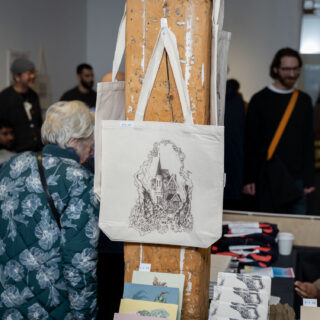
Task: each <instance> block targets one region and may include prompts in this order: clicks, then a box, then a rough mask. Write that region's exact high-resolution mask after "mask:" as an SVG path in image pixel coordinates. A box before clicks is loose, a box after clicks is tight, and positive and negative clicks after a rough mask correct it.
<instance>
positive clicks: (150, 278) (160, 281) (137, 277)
mask: <svg viewBox="0 0 320 320" xmlns="http://www.w3.org/2000/svg"><path fill="white" fill-rule="evenodd" d="M184 278H185V277H184V274H175V273H160V272H140V271H133V276H132V283H140V284H149V285H154V286H160V287H170V288H178V289H179V307H178V318H177V320H180V316H181V308H182V300H183V288H184Z"/></svg>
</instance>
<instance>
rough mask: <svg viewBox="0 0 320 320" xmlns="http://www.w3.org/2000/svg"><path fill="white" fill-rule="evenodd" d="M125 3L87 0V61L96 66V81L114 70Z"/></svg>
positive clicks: (116, 0)
mask: <svg viewBox="0 0 320 320" xmlns="http://www.w3.org/2000/svg"><path fill="white" fill-rule="evenodd" d="M124 5H125V0H87V61H88V63H90V64H91V65H92V66H93V68H94V71H95V79H96V82H98V81H100V80H101V78H102V77H103V75H104V74H106V73H108V72H111V71H112V61H113V55H114V49H115V45H116V40H117V34H118V28H119V24H120V20H121V17H122V15H123V9H124ZM123 61H124V59H123ZM121 69H122V71H124V63H123V62H122V67H121Z"/></svg>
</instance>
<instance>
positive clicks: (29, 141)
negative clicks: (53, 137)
mask: <svg viewBox="0 0 320 320" xmlns="http://www.w3.org/2000/svg"><path fill="white" fill-rule="evenodd" d="M10 70H11V73H12V77H13V81H14V83H13V85H12V86H10V87H8V88H6V89H4V90H3V91H2V92H1V93H0V121H4V122H6V123H10V124H11V125H12V128H13V131H14V134H15V140H14V144H13V150H14V151H16V152H22V151H39V150H40V149H41V148H42V142H41V135H40V130H41V125H42V117H41V109H40V104H39V98H38V95H37V93H36V92H35V91H33V90H32V88H33V87H34V83H35V79H36V73H35V66H34V64H33V63H32V62H31V61H29V60H28V59H25V58H19V59H16V60H15V61H14V62H13V63H12V65H11V68H10Z"/></svg>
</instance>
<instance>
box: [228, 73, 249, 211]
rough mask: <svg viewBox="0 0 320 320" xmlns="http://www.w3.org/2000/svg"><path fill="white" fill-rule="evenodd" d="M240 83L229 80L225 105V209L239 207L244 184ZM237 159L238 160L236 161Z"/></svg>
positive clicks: (242, 105)
mask: <svg viewBox="0 0 320 320" xmlns="http://www.w3.org/2000/svg"><path fill="white" fill-rule="evenodd" d="M239 88H240V84H239V82H238V81H237V80H235V79H230V80H228V81H227V88H226V106H225V117H224V122H225V151H224V152H225V157H224V163H225V173H226V186H225V189H224V204H223V207H224V209H230V210H237V209H239V205H240V200H241V198H242V185H243V155H244V150H243V138H244V121H245V108H244V101H243V99H242V97H241V95H240V94H239V92H238V91H239ZM235 159H236V161H235Z"/></svg>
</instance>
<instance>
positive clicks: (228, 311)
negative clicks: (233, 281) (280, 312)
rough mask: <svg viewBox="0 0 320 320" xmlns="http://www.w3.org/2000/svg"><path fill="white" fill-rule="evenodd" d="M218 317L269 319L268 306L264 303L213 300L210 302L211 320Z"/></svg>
mask: <svg viewBox="0 0 320 320" xmlns="http://www.w3.org/2000/svg"><path fill="white" fill-rule="evenodd" d="M218 317H226V318H232V319H239V320H240V319H241V320H244V319H256V320H267V318H268V308H267V307H265V306H262V305H253V304H242V303H234V302H230V303H229V302H218V301H214V300H212V301H211V304H210V311H209V320H213V319H217V318H218Z"/></svg>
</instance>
